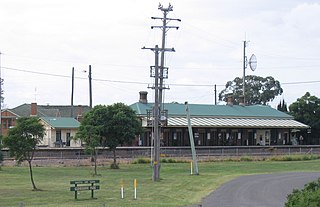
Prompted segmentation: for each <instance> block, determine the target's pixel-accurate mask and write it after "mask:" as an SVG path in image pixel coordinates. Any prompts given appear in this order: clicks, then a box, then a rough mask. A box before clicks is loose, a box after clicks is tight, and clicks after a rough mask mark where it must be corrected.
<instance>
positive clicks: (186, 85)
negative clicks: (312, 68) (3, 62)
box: [1, 67, 320, 87]
mask: <svg viewBox="0 0 320 207" xmlns="http://www.w3.org/2000/svg"><path fill="white" fill-rule="evenodd" d="M1 68H2V69H5V70H13V71H19V72H24V73H32V74H38V75H45V76H52V77H59V78H71V76H70V75H61V74H53V73H44V72H37V71H31V70H26V69H18V68H11V67H1ZM75 78H76V79H82V80H86V79H87V78H84V77H75ZM92 80H94V81H99V82H109V83H121V84H139V85H145V84H148V83H147V82H139V81H123V80H111V79H99V78H93V79H92ZM312 83H320V80H314V81H298V82H284V83H281V85H300V84H312ZM169 85H171V86H178V87H214V85H215V84H179V83H172V84H169ZM216 85H217V86H219V87H223V86H225V84H216Z"/></svg>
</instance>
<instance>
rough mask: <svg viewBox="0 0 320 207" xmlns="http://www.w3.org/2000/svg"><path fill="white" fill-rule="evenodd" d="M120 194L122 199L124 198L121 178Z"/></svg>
mask: <svg viewBox="0 0 320 207" xmlns="http://www.w3.org/2000/svg"><path fill="white" fill-rule="evenodd" d="M120 196H121V198H122V199H124V188H123V181H122V180H121V184H120Z"/></svg>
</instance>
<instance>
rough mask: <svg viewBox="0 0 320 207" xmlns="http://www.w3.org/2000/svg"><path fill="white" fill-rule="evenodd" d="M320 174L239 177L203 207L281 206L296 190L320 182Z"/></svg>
mask: <svg viewBox="0 0 320 207" xmlns="http://www.w3.org/2000/svg"><path fill="white" fill-rule="evenodd" d="M319 177H320V172H319V173H315V172H313V173H304V172H301V173H300V172H298V173H275V174H259V175H248V176H242V177H239V178H236V179H234V180H232V181H230V182H228V183H225V184H224V185H222V186H221V187H219V188H218V189H217V190H216V191H214V192H213V193H211V194H210V195H209V196H207V197H206V198H204V199H203V200H202V204H200V205H197V206H202V207H282V206H284V204H285V202H286V200H287V195H288V194H290V193H291V192H292V191H293V189H295V188H296V189H301V188H303V187H304V185H305V184H306V183H309V182H312V181H315V180H317V179H318V178H319Z"/></svg>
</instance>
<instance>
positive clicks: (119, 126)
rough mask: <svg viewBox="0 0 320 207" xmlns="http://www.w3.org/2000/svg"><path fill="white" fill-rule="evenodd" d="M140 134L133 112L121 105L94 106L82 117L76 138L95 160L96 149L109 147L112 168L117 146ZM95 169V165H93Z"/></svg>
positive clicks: (139, 123) (115, 166)
mask: <svg viewBox="0 0 320 207" xmlns="http://www.w3.org/2000/svg"><path fill="white" fill-rule="evenodd" d="M141 132H142V126H141V122H140V121H139V120H138V118H137V116H136V114H135V112H134V111H133V110H132V109H131V108H130V107H129V106H127V105H125V104H123V103H116V104H113V105H109V106H104V105H98V106H95V107H94V108H93V109H92V110H91V111H89V112H88V113H87V114H85V116H84V117H83V119H82V121H81V125H80V128H79V131H78V133H77V135H76V138H79V139H81V140H82V141H83V142H84V143H85V146H86V149H87V150H89V151H90V152H91V153H92V155H94V157H95V158H94V159H95V160H96V158H97V157H96V154H97V151H96V149H97V147H98V146H102V147H109V149H110V150H111V151H113V164H112V165H111V167H112V168H118V164H117V162H116V148H117V146H119V145H121V144H124V143H127V142H129V141H131V140H132V139H134V138H135V135H138V134H140V133H141ZM95 169H96V164H95Z"/></svg>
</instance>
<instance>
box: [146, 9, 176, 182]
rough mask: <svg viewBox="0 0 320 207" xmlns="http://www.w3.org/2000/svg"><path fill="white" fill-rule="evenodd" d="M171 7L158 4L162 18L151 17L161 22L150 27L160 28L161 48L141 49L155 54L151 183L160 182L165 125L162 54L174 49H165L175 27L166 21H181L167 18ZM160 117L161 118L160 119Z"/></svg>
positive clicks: (164, 75)
mask: <svg viewBox="0 0 320 207" xmlns="http://www.w3.org/2000/svg"><path fill="white" fill-rule="evenodd" d="M172 8H173V7H172V6H171V4H169V6H168V8H164V7H163V6H162V5H161V4H159V6H158V9H159V10H161V11H162V12H163V16H164V17H163V18H162V17H151V18H152V19H160V20H162V22H163V23H162V26H151V29H153V28H160V29H161V30H162V44H161V48H159V47H158V45H156V46H155V47H154V48H146V47H143V48H142V49H150V50H152V51H153V52H154V53H155V65H154V66H151V70H150V77H153V78H155V85H154V86H152V87H151V88H152V89H154V90H155V102H154V107H153V110H152V126H153V127H152V128H153V136H154V151H153V153H154V155H153V160H152V164H153V174H152V180H153V181H160V166H161V165H160V132H161V128H160V127H161V125H165V123H166V118H165V119H163V117H162V115H163V112H164V111H162V109H161V108H162V106H161V104H162V102H163V98H162V97H163V96H162V93H163V89H168V88H167V87H165V86H164V83H163V80H164V79H167V78H168V68H167V67H164V54H165V52H174V51H175V50H174V48H165V35H166V32H167V31H168V30H169V29H170V28H176V29H178V27H175V26H167V24H168V21H171V20H177V21H181V20H179V19H171V18H167V14H168V13H169V11H172ZM160 52H161V61H160V66H159V53H160ZM160 116H161V117H160Z"/></svg>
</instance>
